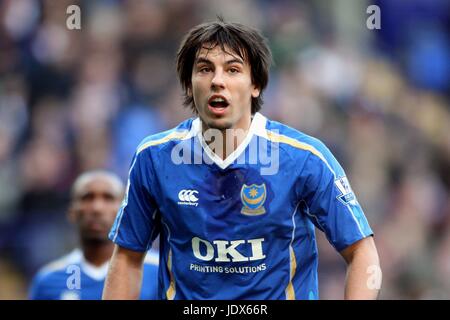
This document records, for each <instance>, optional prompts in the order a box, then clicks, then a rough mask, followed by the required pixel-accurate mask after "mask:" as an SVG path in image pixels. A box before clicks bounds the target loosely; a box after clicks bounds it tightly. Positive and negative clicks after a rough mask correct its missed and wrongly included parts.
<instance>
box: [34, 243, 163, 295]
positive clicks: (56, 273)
mask: <svg viewBox="0 0 450 320" xmlns="http://www.w3.org/2000/svg"><path fill="white" fill-rule="evenodd" d="M158 261H159V257H158V254H157V253H155V252H152V251H149V252H148V253H147V255H146V258H145V262H144V272H143V283H145V285H143V286H142V290H141V295H140V299H142V300H154V299H157V296H158V295H157V283H158ZM108 264H109V263H108V262H106V263H105V264H103V265H102V266H100V267H96V266H94V265H92V264H90V263H89V262H87V261H86V260H85V259H84V256H83V253H82V251H81V250H79V249H75V250H74V251H72V252H71V253H70V254H68V255H66V256H64V257H62V258H60V259H58V260H56V261H54V262H51V263H49V264H48V265H46V266H44V267H43V268H42V269H41V270H40V271H39V272H38V273H37V274H36V276H35V277H34V278H33V281H32V283H31V288H30V292H29V298H30V299H32V300H100V299H101V298H102V293H103V287H104V284H105V278H106V274H107V272H108Z"/></svg>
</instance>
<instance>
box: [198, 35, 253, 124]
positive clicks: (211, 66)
mask: <svg viewBox="0 0 450 320" xmlns="http://www.w3.org/2000/svg"><path fill="white" fill-rule="evenodd" d="M208 48H209V47H208V44H205V45H203V47H202V48H201V50H200V51H199V52H198V55H197V58H196V60H195V62H194V67H193V69H192V90H191V92H190V93H191V94H192V96H193V99H194V103H195V107H196V109H197V112H198V114H199V117H200V119H201V120H202V122H203V123H204V125H206V127H207V128H215V129H220V130H223V129H244V130H247V129H248V126H249V125H250V122H251V103H252V97H253V98H256V97H258V96H259V93H260V91H259V89H258V88H256V87H255V86H254V85H253V84H252V80H251V69H250V65H249V64H248V62H247V61H244V60H242V58H240V57H239V55H238V54H236V53H235V52H232V51H231V50H228V48H225V49H226V51H227V52H228V53H227V52H224V51H223V50H222V49H221V48H220V46H215V47H214V48H212V49H209V50H208Z"/></svg>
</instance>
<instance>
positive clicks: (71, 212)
mask: <svg viewBox="0 0 450 320" xmlns="http://www.w3.org/2000/svg"><path fill="white" fill-rule="evenodd" d="M67 220H69V222H70V223H76V221H77V217H76V212H75V208H74V206H73V204H72V205H70V207H69V209H68V210H67Z"/></svg>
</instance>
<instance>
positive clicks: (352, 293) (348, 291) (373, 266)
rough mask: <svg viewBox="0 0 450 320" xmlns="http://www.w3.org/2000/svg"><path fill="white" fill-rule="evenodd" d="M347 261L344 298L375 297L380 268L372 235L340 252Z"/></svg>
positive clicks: (377, 290)
mask: <svg viewBox="0 0 450 320" xmlns="http://www.w3.org/2000/svg"><path fill="white" fill-rule="evenodd" d="M340 253H341V255H342V257H343V258H344V259H345V261H346V262H347V277H346V282H345V293H344V298H345V299H346V300H350V299H351V300H353V299H363V300H369V299H376V298H377V297H378V293H379V290H380V287H381V277H382V275H381V268H380V262H379V258H378V252H377V248H376V246H375V242H374V241H373V237H367V238H364V239H362V240H359V241H357V242H355V243H354V244H352V245H350V246H348V247H347V248H345V249H344V250H342V251H341V252H340Z"/></svg>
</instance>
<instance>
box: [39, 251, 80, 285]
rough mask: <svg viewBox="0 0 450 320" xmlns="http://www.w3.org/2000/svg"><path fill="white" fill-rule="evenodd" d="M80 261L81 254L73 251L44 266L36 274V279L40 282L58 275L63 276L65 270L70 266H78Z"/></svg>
mask: <svg viewBox="0 0 450 320" xmlns="http://www.w3.org/2000/svg"><path fill="white" fill-rule="evenodd" d="M81 259H82V252H81V250H79V249H75V250H73V251H72V252H70V253H69V254H67V255H64V256H63V257H61V258H59V259H57V260H54V261H52V262H50V263H48V264H46V265H44V266H43V267H42V268H41V269H39V271H38V272H37V274H36V278H38V279H40V280H42V279H44V278H48V277H52V276H58V275H59V274H65V273H66V270H67V268H68V267H69V266H71V265H76V264H80V262H81Z"/></svg>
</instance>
